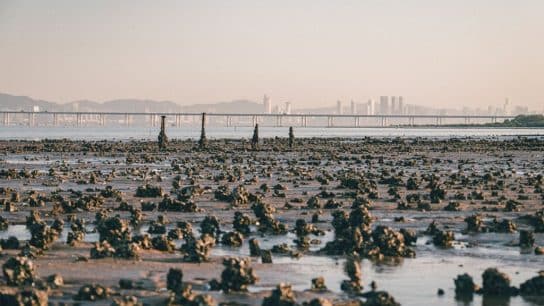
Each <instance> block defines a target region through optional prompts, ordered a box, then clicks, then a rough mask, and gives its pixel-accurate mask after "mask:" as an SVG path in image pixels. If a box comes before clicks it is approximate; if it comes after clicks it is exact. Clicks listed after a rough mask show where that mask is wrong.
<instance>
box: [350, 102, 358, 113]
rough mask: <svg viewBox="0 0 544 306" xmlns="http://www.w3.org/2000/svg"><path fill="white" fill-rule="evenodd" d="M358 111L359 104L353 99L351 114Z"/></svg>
mask: <svg viewBox="0 0 544 306" xmlns="http://www.w3.org/2000/svg"><path fill="white" fill-rule="evenodd" d="M356 113H357V106H356V105H355V101H353V100H351V114H352V115H355V114H356Z"/></svg>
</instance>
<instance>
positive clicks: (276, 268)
mask: <svg viewBox="0 0 544 306" xmlns="http://www.w3.org/2000/svg"><path fill="white" fill-rule="evenodd" d="M0 152H1V155H0V208H1V209H2V212H1V219H0V229H1V230H0V238H1V239H2V240H0V246H1V247H2V251H1V252H2V256H1V257H0V265H2V268H3V272H4V277H3V278H2V280H1V285H0V301H22V300H23V299H24V298H25V297H26V298H27V300H31V301H32V302H33V303H34V304H32V305H44V304H43V303H44V301H45V303H47V302H49V303H51V304H58V305H61V304H75V303H78V304H81V305H86V304H89V305H111V304H112V303H113V304H114V305H176V304H178V305H218V304H223V305H303V304H304V305H398V304H402V305H459V304H461V305H464V304H467V305H471V304H476V305H478V304H482V305H543V303H544V301H543V298H544V274H543V272H541V270H543V267H544V256H543V255H542V254H543V253H544V211H543V209H544V193H543V188H544V178H543V175H544V170H543V169H544V139H542V138H538V137H533V138H523V137H517V138H511V139H501V140H499V139H492V138H489V139H487V138H486V139H469V138H467V139H449V140H445V139H442V140H436V139H424V138H417V139H400V138H399V139H376V138H367V139H343V138H330V139H311V138H310V139H296V140H293V139H292V140H291V142H290V141H289V140H288V139H287V138H286V139H282V138H276V139H263V140H261V141H260V143H258V145H257V146H256V145H255V144H253V145H252V144H251V143H250V142H249V141H245V140H238V141H237V140H213V139H212V140H208V141H207V143H206V144H205V146H204V145H199V144H198V143H197V142H194V141H189V140H188V141H175V140H174V141H170V142H169V143H168V145H167V146H166V147H162V150H161V149H160V148H159V146H158V145H157V143H155V142H149V141H117V142H116V141H88V142H87V141H69V140H44V141H1V142H0ZM465 273H466V274H467V275H465ZM454 280H455V281H454ZM23 304H24V303H21V305H23ZM29 305H30V304H29Z"/></svg>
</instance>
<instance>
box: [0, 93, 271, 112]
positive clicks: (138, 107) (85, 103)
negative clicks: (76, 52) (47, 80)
mask: <svg viewBox="0 0 544 306" xmlns="http://www.w3.org/2000/svg"><path fill="white" fill-rule="evenodd" d="M34 106H38V107H39V108H40V111H83V112H85V111H87V112H90V111H95V112H199V113H200V112H209V113H212V112H213V113H246V114H247V113H262V112H263V111H264V108H263V105H262V104H260V103H256V102H254V101H249V100H235V101H230V102H219V103H213V104H194V105H186V106H182V105H179V104H177V103H175V102H172V101H154V100H141V99H118V100H111V101H105V102H102V103H100V102H95V101H89V100H81V101H73V102H69V103H65V104H60V103H55V102H49V101H44V100H36V99H33V98H30V97H26V96H14V95H9V94H3V93H0V110H9V111H31V110H32V109H33V107H34Z"/></svg>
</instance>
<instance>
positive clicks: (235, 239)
mask: <svg viewBox="0 0 544 306" xmlns="http://www.w3.org/2000/svg"><path fill="white" fill-rule="evenodd" d="M243 242H244V236H243V235H242V234H241V233H240V232H237V231H232V232H228V233H225V234H223V236H222V237H221V244H223V245H227V246H231V247H241V246H242V243H243Z"/></svg>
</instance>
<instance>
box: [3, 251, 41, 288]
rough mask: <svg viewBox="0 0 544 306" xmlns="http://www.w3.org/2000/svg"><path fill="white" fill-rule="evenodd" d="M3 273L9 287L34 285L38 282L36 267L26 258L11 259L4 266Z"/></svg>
mask: <svg viewBox="0 0 544 306" xmlns="http://www.w3.org/2000/svg"><path fill="white" fill-rule="evenodd" d="M2 271H3V272H4V277H5V278H6V282H7V284H8V286H24V285H32V283H34V281H35V280H36V272H35V270H34V265H33V264H32V261H30V259H28V258H26V257H19V256H18V257H10V258H9V259H8V260H6V262H5V263H4V264H3V265H2Z"/></svg>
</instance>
